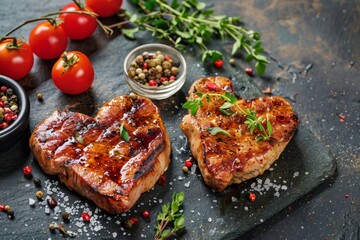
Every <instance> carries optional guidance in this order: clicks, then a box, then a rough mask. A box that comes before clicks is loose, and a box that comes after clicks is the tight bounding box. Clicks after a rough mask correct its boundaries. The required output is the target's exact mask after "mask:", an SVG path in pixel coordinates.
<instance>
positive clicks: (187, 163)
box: [185, 159, 193, 168]
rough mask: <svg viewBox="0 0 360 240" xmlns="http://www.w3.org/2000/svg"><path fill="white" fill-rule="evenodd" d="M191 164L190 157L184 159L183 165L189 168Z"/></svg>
mask: <svg viewBox="0 0 360 240" xmlns="http://www.w3.org/2000/svg"><path fill="white" fill-rule="evenodd" d="M192 165H193V162H192V161H191V159H187V160H185V166H187V167H188V168H191V167H192Z"/></svg>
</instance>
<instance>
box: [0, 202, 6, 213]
mask: <svg viewBox="0 0 360 240" xmlns="http://www.w3.org/2000/svg"><path fill="white" fill-rule="evenodd" d="M0 212H5V205H4V204H0Z"/></svg>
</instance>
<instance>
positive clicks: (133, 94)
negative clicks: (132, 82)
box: [129, 92, 137, 100]
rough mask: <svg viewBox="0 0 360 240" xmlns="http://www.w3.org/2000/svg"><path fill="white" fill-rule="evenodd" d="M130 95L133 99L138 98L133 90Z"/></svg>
mask: <svg viewBox="0 0 360 240" xmlns="http://www.w3.org/2000/svg"><path fill="white" fill-rule="evenodd" d="M129 97H130V99H132V100H135V99H137V95H136V94H135V93H133V92H131V93H130V94H129Z"/></svg>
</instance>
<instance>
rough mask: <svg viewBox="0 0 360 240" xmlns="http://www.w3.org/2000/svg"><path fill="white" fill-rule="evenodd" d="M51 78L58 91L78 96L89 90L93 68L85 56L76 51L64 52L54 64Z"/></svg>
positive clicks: (92, 77) (92, 78)
mask: <svg viewBox="0 0 360 240" xmlns="http://www.w3.org/2000/svg"><path fill="white" fill-rule="evenodd" d="M51 76H52V79H53V82H54V84H55V86H56V87H57V88H58V89H60V91H62V92H64V93H67V94H80V93H83V92H85V91H86V90H88V89H89V88H90V86H91V84H92V82H93V80H94V68H93V66H92V63H91V62H90V59H89V58H88V57H87V56H86V55H85V54H83V53H81V52H78V51H70V52H64V54H63V55H62V56H61V57H60V58H59V60H57V61H56V63H55V64H54V66H53V68H52V71H51Z"/></svg>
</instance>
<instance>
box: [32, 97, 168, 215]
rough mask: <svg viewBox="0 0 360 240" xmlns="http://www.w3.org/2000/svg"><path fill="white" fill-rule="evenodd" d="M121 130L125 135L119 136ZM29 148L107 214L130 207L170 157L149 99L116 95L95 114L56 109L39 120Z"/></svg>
mask: <svg viewBox="0 0 360 240" xmlns="http://www.w3.org/2000/svg"><path fill="white" fill-rule="evenodd" d="M122 124H123V129H125V130H124V131H122V133H125V131H126V132H127V133H128V135H129V139H126V137H121V132H120V127H121V126H122ZM30 148H31V150H32V152H33V154H34V156H35V158H36V160H37V161H38V162H39V164H40V166H41V168H42V169H43V170H44V171H45V172H46V173H47V174H51V175H58V176H59V178H60V180H61V181H62V182H63V183H64V184H65V185H66V186H68V187H69V188H70V189H72V190H74V191H76V192H78V193H80V194H81V195H83V196H85V197H87V198H88V199H90V200H92V201H93V202H94V203H95V204H96V205H97V206H98V207H100V208H102V209H105V210H106V211H108V212H109V213H122V212H125V211H127V210H129V209H130V208H131V207H132V206H133V205H134V204H135V202H136V201H137V200H138V198H139V197H140V195H141V193H143V192H146V191H149V190H150V189H151V188H152V187H153V186H154V185H155V183H156V181H157V180H158V179H159V177H160V176H161V175H162V174H163V173H164V172H165V170H166V169H167V167H168V165H169V162H170V152H171V145H170V140H169V136H168V133H167V131H166V129H165V127H164V125H163V122H162V120H161V118H160V115H159V110H158V108H157V107H156V106H155V105H154V104H153V103H152V102H151V101H150V100H149V99H147V98H143V97H135V98H130V97H128V96H123V97H116V98H114V99H112V100H111V101H109V102H108V103H106V104H105V105H104V106H103V107H102V108H101V109H100V110H99V112H98V114H97V115H96V117H95V118H92V117H89V116H86V115H84V114H81V113H74V112H67V111H64V112H61V111H55V112H54V113H53V114H52V115H51V116H50V117H49V118H47V119H45V120H44V121H42V122H41V123H39V124H38V125H37V126H36V127H35V129H34V131H33V133H32V135H31V138H30Z"/></svg>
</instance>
